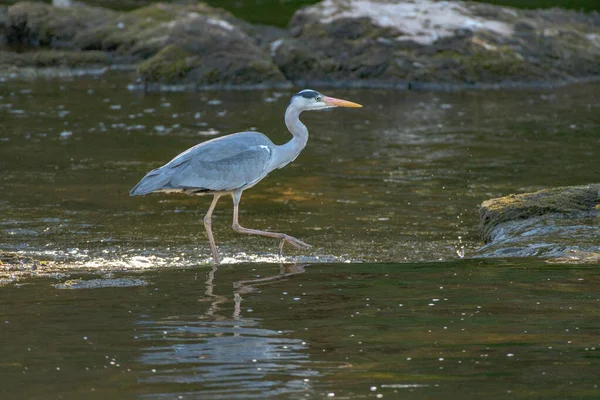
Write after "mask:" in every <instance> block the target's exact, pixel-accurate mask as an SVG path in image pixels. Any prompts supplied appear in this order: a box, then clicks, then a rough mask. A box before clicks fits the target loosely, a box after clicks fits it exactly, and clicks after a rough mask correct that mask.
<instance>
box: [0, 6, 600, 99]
mask: <svg viewBox="0 0 600 400" xmlns="http://www.w3.org/2000/svg"><path fill="white" fill-rule="evenodd" d="M116 66H120V68H121V69H123V67H125V69H133V70H135V78H134V79H135V83H133V84H132V88H138V89H139V88H144V89H147V90H148V89H150V90H164V89H169V88H170V89H171V90H174V89H176V90H198V89H210V88H219V89H222V88H228V89H235V88H242V89H252V88H259V89H261V88H283V87H290V86H292V85H296V86H306V85H310V86H314V87H324V86H328V87H374V88H395V89H415V90H430V89H433V90H456V89H461V88H474V89H477V88H483V89H494V88H510V87H515V88H520V87H531V86H556V85H562V84H568V83H574V82H585V81H589V80H598V79H600V14H598V13H581V12H575V11H567V10H560V9H551V10H518V9H514V8H510V7H500V6H493V5H488V4H479V3H471V2H462V1H457V2H435V1H433V0H420V1H391V0H325V1H322V2H321V3H318V4H316V5H313V6H308V7H304V8H302V9H300V10H298V11H297V12H296V14H295V15H294V17H293V18H292V20H291V21H290V24H289V28H288V29H280V28H276V27H269V26H259V25H252V24H249V23H247V22H245V21H243V20H240V19H239V18H236V17H234V16H233V15H231V14H230V13H229V12H227V11H224V10H222V9H219V8H213V7H210V6H208V5H206V4H204V3H195V4H166V3H156V4H153V5H150V6H147V7H143V8H140V9H136V10H133V11H130V12H116V11H112V10H109V9H104V8H99V7H91V6H87V5H85V4H82V3H76V4H73V5H72V6H70V7H68V8H61V7H53V6H51V5H48V4H44V3H34V2H18V3H15V4H13V5H11V6H0V76H3V77H13V78H20V77H34V76H52V75H53V73H54V72H56V74H57V75H59V76H62V75H65V74H68V73H69V72H68V71H73V74H74V75H80V74H84V73H86V71H89V72H90V73H102V72H104V71H108V70H111V69H115V67H116ZM37 72H39V74H38V73H37Z"/></svg>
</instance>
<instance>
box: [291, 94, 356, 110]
mask: <svg viewBox="0 0 600 400" xmlns="http://www.w3.org/2000/svg"><path fill="white" fill-rule="evenodd" d="M290 106H293V107H295V108H297V109H298V110H300V111H312V110H325V109H327V108H332V107H362V106H361V105H360V104H357V103H353V102H351V101H347V100H342V99H336V98H334V97H327V96H324V95H322V94H321V93H319V92H317V91H314V90H311V89H304V90H301V91H300V92H298V93H296V94H295V95H293V96H292V99H291V101H290Z"/></svg>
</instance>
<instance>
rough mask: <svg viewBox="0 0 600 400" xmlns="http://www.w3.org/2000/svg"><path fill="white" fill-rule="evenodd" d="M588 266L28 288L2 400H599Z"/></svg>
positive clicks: (242, 273) (391, 267)
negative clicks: (381, 399) (95, 286)
mask: <svg viewBox="0 0 600 400" xmlns="http://www.w3.org/2000/svg"><path fill="white" fill-rule="evenodd" d="M596 268H597V266H596V267H595V268H594V267H591V266H590V267H586V266H575V267H574V266H564V265H562V266H561V265H556V266H549V265H548V264H546V263H544V262H539V261H538V262H536V261H532V260H527V261H525V260H521V261H519V260H513V261H502V262H497V261H495V262H493V263H490V262H482V261H473V260H469V261H468V260H463V261H458V262H446V263H420V264H320V265H319V264H314V265H307V266H301V265H296V266H293V265H288V266H286V267H283V268H282V269H281V270H280V267H278V266H277V265H266V264H260V263H259V264H238V265H224V266H220V267H219V268H218V269H217V268H213V269H212V270H207V269H206V268H191V269H163V270H156V271H147V272H144V273H139V274H134V275H131V274H130V277H132V278H133V279H135V280H137V281H139V280H144V281H145V282H146V283H147V284H146V285H144V286H134V287H121V288H114V287H112V288H111V287H105V288H98V289H79V290H78V289H72V290H66V289H59V288H57V287H55V286H53V284H54V283H55V282H56V280H54V279H36V280H30V281H28V282H26V283H24V284H23V285H19V286H10V287H3V288H0V292H1V295H2V298H3V301H2V302H0V316H1V318H0V323H1V325H0V332H1V339H0V345H1V346H2V361H1V362H0V396H1V397H2V398H3V399H25V398H26V399H67V400H68V399H81V398H86V399H104V398H114V399H130V398H141V399H179V398H183V399H248V398H255V399H300V398H317V399H322V398H330V397H331V396H332V394H333V395H334V398H342V399H375V398H384V399H386V398H391V399H400V398H402V399H407V398H408V399H442V398H443V399H481V398H483V397H486V398H494V399H512V398H519V399H539V398H561V399H575V398H576V399H597V398H598V397H599V396H600V389H599V388H598V370H599V369H600V358H599V357H598V355H599V352H600V340H599V338H598V334H597V333H598V329H600V323H599V322H598V321H599V318H598V310H599V307H598V304H599V302H600V298H599V296H598V290H597V288H598V284H600V281H599V279H598V274H597V269H596ZM117 277H121V278H126V277H127V276H124V275H122V274H113V276H112V278H117ZM84 278H87V277H85V276H84ZM378 395H379V396H382V397H377V396H378Z"/></svg>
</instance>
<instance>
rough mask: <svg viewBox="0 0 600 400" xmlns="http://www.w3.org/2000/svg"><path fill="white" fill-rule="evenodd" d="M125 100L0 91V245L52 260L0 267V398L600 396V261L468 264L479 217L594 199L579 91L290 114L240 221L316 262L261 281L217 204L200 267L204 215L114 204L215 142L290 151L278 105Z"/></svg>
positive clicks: (191, 204)
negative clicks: (229, 139) (512, 204)
mask: <svg viewBox="0 0 600 400" xmlns="http://www.w3.org/2000/svg"><path fill="white" fill-rule="evenodd" d="M130 81H131V78H130V77H128V76H126V75H112V76H105V77H100V78H81V79H77V80H48V81H45V80H37V81H31V82H18V81H4V82H0V121H1V123H0V169H1V170H2V178H1V179H0V238H1V241H0V250H7V251H18V252H20V253H21V254H23V255H29V256H34V257H38V258H42V259H48V260H51V261H53V262H54V263H56V267H55V268H53V269H49V270H48V269H45V270H39V271H34V274H36V273H39V276H38V277H33V278H29V279H25V278H24V277H23V274H27V271H20V274H21V275H20V276H19V274H16V273H15V271H14V270H9V269H7V268H6V267H5V268H3V269H2V270H0V272H1V276H0V278H2V279H3V282H5V285H4V286H1V287H0V296H1V298H2V301H1V302H0V348H1V354H2V361H0V398H2V399H54V398H56V399H58V398H60V399H80V398H86V399H87V398H90V399H95V398H98V399H100V398H103V399H104V398H116V399H121V398H122V399H126V398H127V399H128V398H148V399H157V398H160V399H162V398H164V399H178V398H184V399H236V398H240V399H246V398H258V399H261V398H262V399H279V398H280V399H300V398H316V399H321V398H330V397H328V394H329V393H334V397H333V398H342V399H343V398H347V399H356V398H369V399H370V398H378V397H377V395H383V398H410V399H433V398H462V399H464V398H473V399H479V398H482V397H484V396H487V397H491V398H531V399H535V398H578V399H582V398H583V399H595V398H598V397H599V396H600V390H599V389H598V387H597V385H598V379H597V376H598V371H599V370H600V365H599V360H600V358H599V357H598V350H597V349H598V348H600V340H599V338H598V334H597V332H598V329H599V328H600V326H599V325H600V323H599V322H598V321H599V320H600V319H599V318H598V311H597V310H598V309H600V308H599V304H600V303H599V302H600V299H599V296H598V294H597V293H598V291H597V288H598V284H599V283H600V282H599V281H598V274H597V271H598V267H600V266H599V265H597V264H582V265H564V264H554V263H549V262H546V261H544V260H535V259H523V260H516V259H513V260H510V259H509V260H506V259H485V260H483V259H477V258H475V259H473V258H472V257H477V256H478V255H479V254H478V253H477V249H478V248H479V247H480V246H481V244H482V243H481V242H480V239H479V231H478V228H477V224H478V216H477V206H478V205H479V204H480V203H481V202H482V201H483V200H486V199H488V198H491V197H496V196H500V195H506V194H509V193H514V192H524V191H531V190H536V189H540V188H543V187H551V186H559V185H577V184H585V183H588V182H594V181H597V179H598V168H597V165H598V164H597V149H598V145H599V144H600V139H599V138H600V112H599V111H600V102H599V99H598V96H597V93H598V91H599V90H600V86H599V85H597V84H588V85H580V86H570V87H565V88H561V89H554V90H522V91H474V92H469V91H465V92H457V93H449V92H445V93H435V92H401V91H380V90H323V92H324V93H326V94H329V95H332V96H336V97H342V98H346V99H349V100H353V101H356V102H359V103H361V104H363V105H364V106H365V107H364V108H362V109H354V110H350V109H346V110H333V111H331V112H321V113H306V114H303V121H304V122H305V123H306V124H307V126H308V128H309V131H310V134H311V136H310V139H309V142H308V145H307V147H306V149H305V150H304V152H303V153H302V154H301V155H300V156H299V157H298V159H297V160H296V161H294V163H292V164H291V165H289V166H287V167H286V168H284V169H282V170H278V171H275V172H273V173H272V174H271V175H270V176H269V177H268V178H267V179H265V180H264V181H263V182H261V183H260V184H258V185H257V186H255V187H253V188H252V189H250V190H248V191H247V192H246V193H245V194H244V196H243V199H242V206H241V214H240V222H241V223H242V224H244V225H245V226H248V227H252V228H258V229H270V230H275V231H281V232H286V233H289V234H291V235H293V236H296V237H298V238H300V239H302V240H304V241H306V242H308V243H311V244H313V248H311V249H309V250H304V251H296V250H292V249H288V248H286V250H285V253H284V258H283V260H282V261H283V262H284V264H283V266H280V265H279V258H278V257H277V254H276V253H277V243H276V242H275V241H272V240H269V239H265V238H258V237H250V236H244V235H239V234H237V233H235V232H233V230H232V229H231V202H230V201H228V200H224V201H222V202H221V203H219V206H218V208H217V210H216V213H215V218H214V222H213V230H214V232H215V237H216V240H217V244H218V246H219V251H220V253H221V256H222V257H223V259H224V262H225V264H224V265H222V266H220V267H219V268H218V269H217V268H214V267H212V266H210V264H209V262H210V260H211V257H210V251H209V248H208V243H207V240H206V236H205V233H204V227H203V224H202V217H203V215H204V212H205V210H206V209H207V207H208V205H209V202H210V199H209V198H205V197H199V198H198V197H188V196H182V195H151V196H146V197H141V198H140V197H134V198H131V197H129V195H128V191H129V190H130V189H131V187H133V185H135V183H137V181H138V180H139V179H140V178H141V177H142V176H143V175H144V174H145V172H146V171H148V170H150V169H152V168H154V167H157V166H160V165H162V164H163V163H165V162H167V161H168V160H170V159H171V158H172V157H173V156H174V155H176V154H177V153H179V152H181V151H183V150H185V149H186V148H188V147H190V146H192V145H194V144H196V143H198V142H201V141H204V140H207V139H208V138H210V137H214V136H216V135H221V134H226V133H231V132H236V131H241V130H246V129H251V128H254V127H255V128H257V129H258V130H260V131H262V132H264V133H265V134H267V135H268V136H269V137H271V138H272V140H273V141H275V142H276V143H282V142H284V141H285V140H289V134H288V133H287V132H286V130H285V127H284V124H283V112H284V110H285V107H286V106H287V102H288V98H289V96H291V95H292V94H293V92H294V91H253V92H203V93H161V94H158V93H149V94H145V93H140V92H130V91H128V90H127V89H126V85H127V84H128V83H129V82H130ZM461 257H464V258H465V259H463V260H461V259H460V258H461ZM17 278H20V279H17ZM79 279H83V280H79Z"/></svg>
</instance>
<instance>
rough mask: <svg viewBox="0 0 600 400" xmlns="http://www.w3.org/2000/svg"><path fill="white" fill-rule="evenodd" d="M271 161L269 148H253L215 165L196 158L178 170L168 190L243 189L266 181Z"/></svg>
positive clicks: (183, 164)
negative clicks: (263, 179)
mask: <svg viewBox="0 0 600 400" xmlns="http://www.w3.org/2000/svg"><path fill="white" fill-rule="evenodd" d="M270 160H271V149H270V148H269V147H267V146H253V147H250V148H248V149H246V150H245V151H242V152H240V153H237V154H234V155H230V156H229V157H224V158H220V159H218V160H214V161H206V160H203V159H202V158H199V157H192V158H191V159H190V160H189V161H188V162H184V163H181V164H179V165H178V166H177V167H175V171H174V173H173V177H172V178H171V180H170V182H169V184H168V187H169V188H172V189H201V190H205V191H230V190H235V189H241V188H244V187H246V186H251V185H253V184H254V183H256V182H258V181H259V180H261V179H262V178H264V177H265V175H266V174H267V172H268V170H267V167H268V166H269V161H270Z"/></svg>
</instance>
